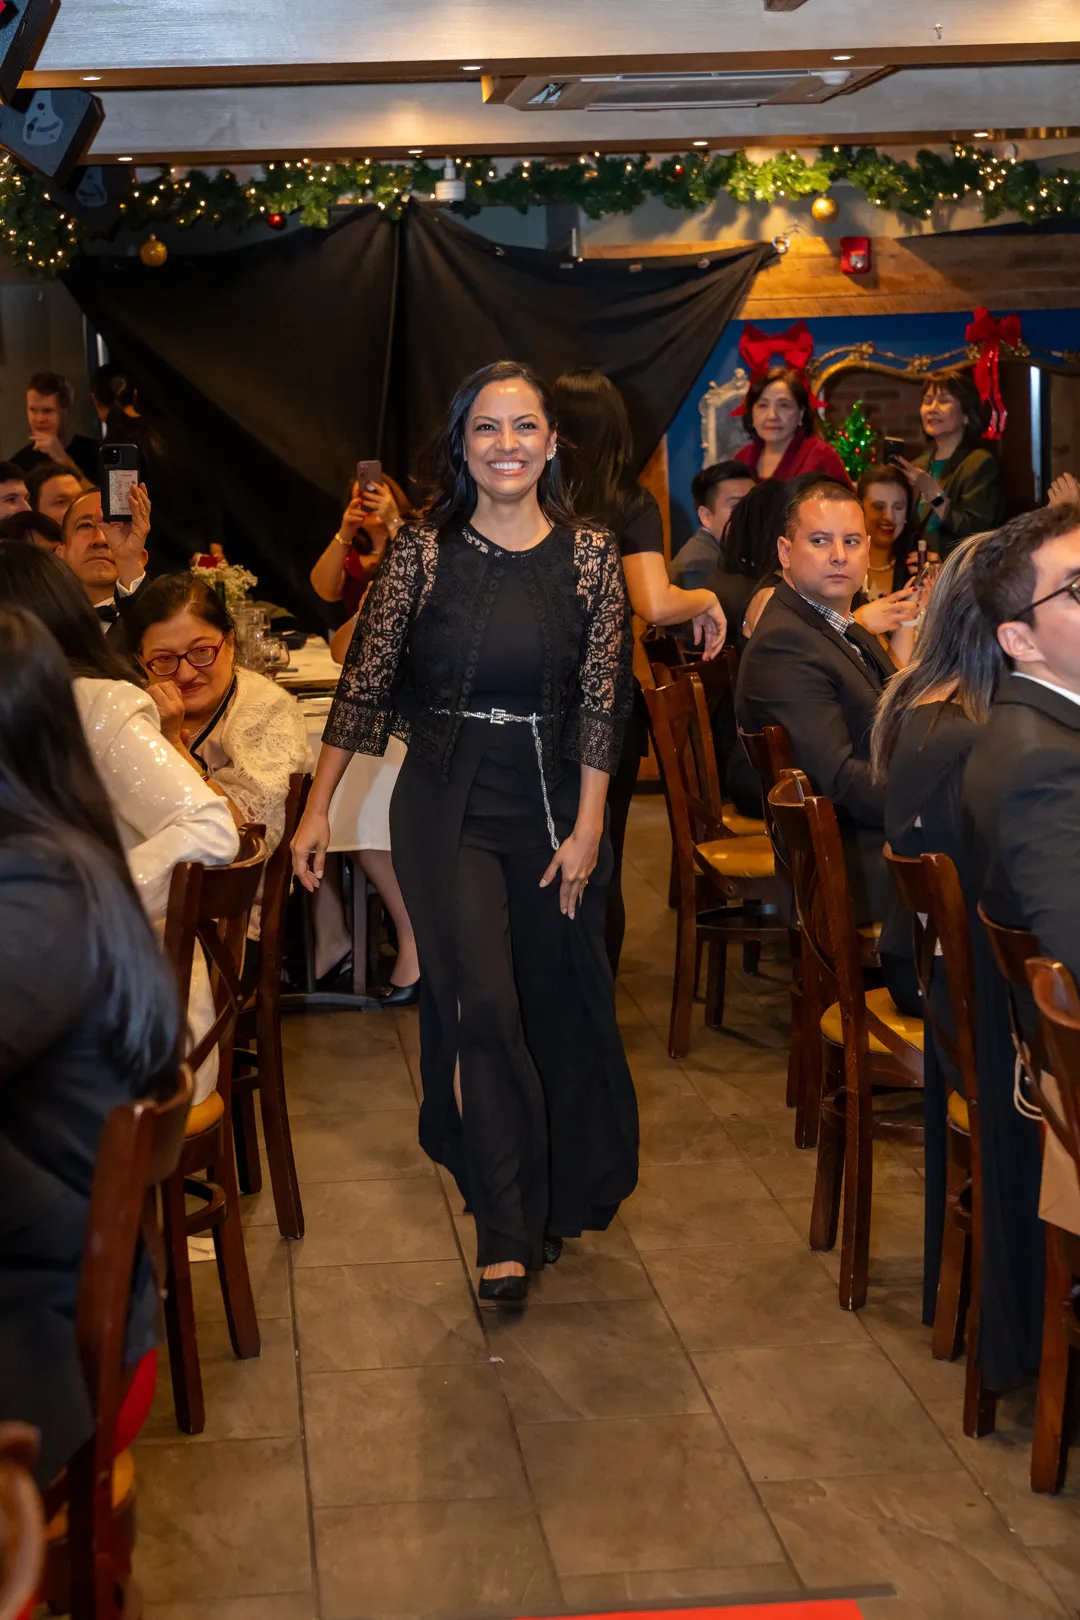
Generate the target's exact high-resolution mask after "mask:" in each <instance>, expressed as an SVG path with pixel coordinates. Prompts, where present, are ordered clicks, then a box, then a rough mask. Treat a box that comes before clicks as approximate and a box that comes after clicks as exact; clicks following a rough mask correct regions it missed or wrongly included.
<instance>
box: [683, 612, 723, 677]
mask: <svg viewBox="0 0 1080 1620" xmlns="http://www.w3.org/2000/svg"><path fill="white" fill-rule="evenodd" d="M690 622H691V624H692V625H693V627H694V645H695V646H701V647H702V651H701V656H702V658H704V659H705V660H706V662H708V660H709V659H710V658H715V657H716V656H717V654H718V653H719V652H720V650H721V649H722V647H723V645H724V642H725V641H726V640H727V619H726V618H725V617H724V610H723V608H722V607H721V606H720V603H719V602H715V603H714V604H713V606H712V607H710V608H706V609H705V612H704V613H699V614H698V615H697V617H696V618H695V619H691V621H690ZM702 644H703V645H702Z"/></svg>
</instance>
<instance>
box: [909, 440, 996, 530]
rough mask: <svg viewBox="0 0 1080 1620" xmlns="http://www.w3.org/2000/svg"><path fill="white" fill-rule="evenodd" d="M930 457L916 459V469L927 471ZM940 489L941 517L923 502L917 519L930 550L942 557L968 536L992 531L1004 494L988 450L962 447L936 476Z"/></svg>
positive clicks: (991, 453) (992, 456) (991, 455)
mask: <svg viewBox="0 0 1080 1620" xmlns="http://www.w3.org/2000/svg"><path fill="white" fill-rule="evenodd" d="M931 459H932V457H931V455H930V453H929V452H928V453H927V454H925V455H922V456H916V458H915V465H916V467H923V468H925V469H927V470H929V467H930V462H931ZM940 483H941V487H942V489H943V490H944V491H945V493H946V495H947V496H948V497H949V507H948V511H947V512H946V514H945V516H944V517H943V518H939V517H937V516H936V514H935V512H934V509H933V507H932V506H930V505H929V504H928V503H927V502H926V501H923V500H920V501H919V503H918V518H919V522H920V523H921V525H922V528H923V531H924V532H925V534H926V538H927V542H928V543H929V545H930V549H931V551H936V552H938V554H939V555H940V556H942V557H947V556H948V555H949V552H950V551H952V550H954V549H955V547H956V546H958V545H959V544H960V541H961V540H966V539H967V537H968V535H971V534H982V533H984V532H985V531H986V530H987V529H996V528H997V527H998V524H999V523H1002V522H1003V521H1004V518H1005V493H1004V490H1003V489H1002V487H1001V464H1000V462H999V461H998V458H997V456H995V455H994V453H993V451H992V450H985V449H983V448H982V447H981V446H977V447H976V448H975V449H974V450H972V449H969V448H966V447H965V446H964V445H960V447H959V448H958V449H956V450H954V451H953V453H952V455H951V456H950V457H949V459H948V461H947V462H946V463H945V466H944V467H943V468H942V471H941V475H940Z"/></svg>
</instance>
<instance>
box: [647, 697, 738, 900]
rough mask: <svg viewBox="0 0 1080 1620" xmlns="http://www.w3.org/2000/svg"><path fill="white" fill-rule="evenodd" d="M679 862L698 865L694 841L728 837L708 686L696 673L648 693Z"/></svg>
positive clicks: (655, 745)
mask: <svg viewBox="0 0 1080 1620" xmlns="http://www.w3.org/2000/svg"><path fill="white" fill-rule="evenodd" d="M645 704H646V707H647V709H648V711H649V726H650V729H651V731H652V736H653V747H654V748H655V750H656V758H657V762H658V764H659V766H660V778H661V781H662V782H663V784H664V796H665V798H666V800H667V807H668V817H669V819H670V821H671V836H672V842H673V843H674V846H675V857H676V861H677V862H684V863H685V865H686V867H687V870H688V871H691V872H692V871H693V869H694V848H693V846H694V845H695V844H701V843H705V842H707V841H708V840H709V839H712V838H725V837H727V836H729V834H728V829H727V828H726V827H725V826H724V820H723V801H722V799H721V795H720V777H719V774H718V772H717V768H716V749H715V746H714V744H713V736H712V729H711V727H710V725H709V711H708V708H707V706H706V703H705V690H704V687H703V686H702V684H701V681H700V680H699V678H698V677H697V675H696V674H693V673H691V674H689V675H688V676H686V677H685V679H682V680H673V681H671V682H670V683H668V684H667V685H664V686H657V687H656V688H655V689H652V690H648V691H646V693H645Z"/></svg>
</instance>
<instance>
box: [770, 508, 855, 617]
mask: <svg viewBox="0 0 1080 1620" xmlns="http://www.w3.org/2000/svg"><path fill="white" fill-rule="evenodd" d="M776 549H777V552H778V554H779V557H780V566H781V568H782V569H783V570H784V578H785V579H786V580H787V582H788V584H789V585H791V586H793V587H794V588H795V590H797V591H799V592H800V593H801V594H802V595H803V596H805V597H808V598H809V599H810V601H811V602H816V603H818V605H819V606H821V607H831V608H834V609H835V610H836V611H837V612H838V613H850V611H851V599H852V597H853V596H854V595H855V592H856V591H857V590H858V589H859V587H860V586H861V584H862V582H863V580H864V579H865V578H866V570H867V567H868V566H869V562H870V542H869V541H868V540H867V538H866V524H865V522H864V520H863V514H862V507H861V506H860V505H859V503H858V501H857V500H856V499H855V497H854V496H851V497H849V498H845V497H843V496H832V495H815V496H813V497H811V499H809V500H805V501H803V503H802V505H801V506H800V507H799V509H798V511H797V513H796V514H795V517H794V519H793V521H792V523H791V532H790V533H789V534H787V535H782V536H781V538H780V539H779V540H778V541H777V543H776Z"/></svg>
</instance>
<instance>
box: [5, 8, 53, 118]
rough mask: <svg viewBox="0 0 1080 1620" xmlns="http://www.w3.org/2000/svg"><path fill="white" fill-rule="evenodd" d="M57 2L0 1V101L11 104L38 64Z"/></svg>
mask: <svg viewBox="0 0 1080 1620" xmlns="http://www.w3.org/2000/svg"><path fill="white" fill-rule="evenodd" d="M59 10H60V0H0V101H10V100H11V98H12V96H14V94H15V92H16V90H18V88H19V80H20V79H21V78H22V76H23V74H24V73H25V72H26V71H27V69H28V68H32V67H33V65H34V63H35V62H36V61H37V58H38V52H39V51H40V50H41V47H42V46H43V45H44V43H45V39H46V36H47V35H48V32H49V29H50V28H51V27H52V25H53V23H54V22H55V20H56V13H57V12H58V11H59Z"/></svg>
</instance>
